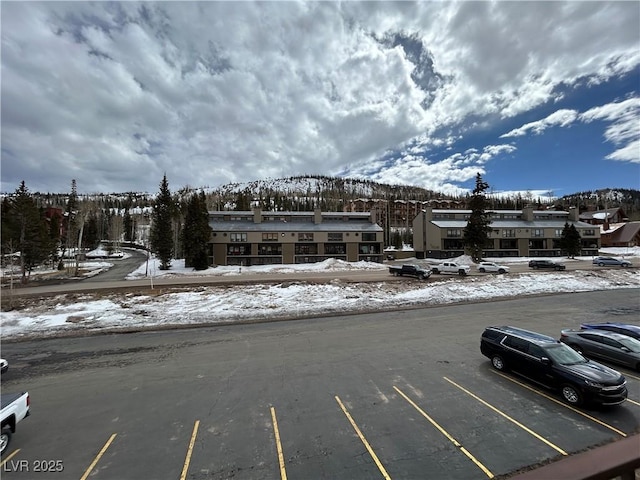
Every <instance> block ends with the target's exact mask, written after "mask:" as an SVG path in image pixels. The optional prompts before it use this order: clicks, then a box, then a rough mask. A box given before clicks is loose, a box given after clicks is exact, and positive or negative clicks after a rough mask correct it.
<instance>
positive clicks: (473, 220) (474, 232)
mask: <svg viewBox="0 0 640 480" xmlns="http://www.w3.org/2000/svg"><path fill="white" fill-rule="evenodd" d="M488 188H489V184H488V183H486V182H484V181H483V180H482V176H481V175H480V174H479V173H478V174H477V175H476V186H475V188H474V189H473V195H472V196H471V199H470V200H469V208H470V209H471V216H470V217H469V221H468V222H467V226H466V227H465V229H464V232H463V236H462V241H463V244H464V246H465V247H466V248H467V249H468V251H469V253H470V255H471V258H473V261H474V262H479V261H480V260H482V250H483V249H484V247H485V245H487V242H488V240H489V232H491V226H490V224H491V219H490V217H489V214H488V213H487V212H486V211H485V210H486V208H487V205H488V202H487V199H486V197H485V196H484V192H485V191H486V190H487V189H488Z"/></svg>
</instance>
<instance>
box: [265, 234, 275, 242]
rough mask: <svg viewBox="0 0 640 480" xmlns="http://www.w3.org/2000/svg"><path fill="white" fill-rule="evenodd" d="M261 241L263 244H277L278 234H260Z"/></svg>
mask: <svg viewBox="0 0 640 480" xmlns="http://www.w3.org/2000/svg"><path fill="white" fill-rule="evenodd" d="M262 241H263V242H277V241H278V234H277V233H274V232H269V233H263V234H262Z"/></svg>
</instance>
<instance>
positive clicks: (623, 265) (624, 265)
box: [620, 263, 629, 268]
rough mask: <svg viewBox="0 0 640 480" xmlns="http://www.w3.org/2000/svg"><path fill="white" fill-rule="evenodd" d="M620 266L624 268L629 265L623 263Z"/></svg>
mask: <svg viewBox="0 0 640 480" xmlns="http://www.w3.org/2000/svg"><path fill="white" fill-rule="evenodd" d="M620 266H621V267H622V268H626V267H628V266H629V265H627V264H626V263H623V264H622V265H620Z"/></svg>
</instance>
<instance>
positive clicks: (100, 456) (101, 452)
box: [80, 433, 118, 480]
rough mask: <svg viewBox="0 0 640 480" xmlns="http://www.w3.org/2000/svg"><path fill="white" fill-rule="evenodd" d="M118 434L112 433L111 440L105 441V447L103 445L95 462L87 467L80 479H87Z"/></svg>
mask: <svg viewBox="0 0 640 480" xmlns="http://www.w3.org/2000/svg"><path fill="white" fill-rule="evenodd" d="M117 435H118V434H117V433H114V434H113V435H111V436H110V437H109V440H107V443H105V444H104V447H102V450H100V452H98V455H96V458H94V459H93V462H91V465H89V468H87V470H86V471H85V472H84V475H82V477H80V480H86V479H87V477H88V476H89V474H90V473H91V471H92V470H93V469H94V468H95V466H96V465H97V464H98V462H99V461H100V459H101V458H102V456H103V455H104V453H105V452H106V451H107V448H109V446H110V445H111V442H113V440H114V439H115V438H116V436H117Z"/></svg>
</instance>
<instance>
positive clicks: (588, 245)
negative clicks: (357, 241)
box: [412, 207, 600, 258]
mask: <svg viewBox="0 0 640 480" xmlns="http://www.w3.org/2000/svg"><path fill="white" fill-rule="evenodd" d="M487 213H490V215H491V229H492V231H491V233H490V234H489V242H490V245H488V246H487V248H485V249H484V251H483V256H484V257H557V256H561V255H563V252H562V251H561V250H560V247H559V242H560V239H561V238H562V231H563V229H564V226H565V224H566V223H568V224H570V225H571V224H573V225H575V227H576V229H577V230H578V233H580V237H581V242H582V251H581V253H580V255H584V256H593V255H597V254H598V249H599V246H600V228H599V227H597V226H594V225H591V224H589V223H586V222H581V221H580V220H579V219H578V210H577V209H575V208H572V209H571V210H570V211H569V212H565V211H555V210H533V207H525V208H524V209H522V210H491V211H488V212H487ZM470 216H471V210H451V209H433V208H431V207H427V208H425V209H423V211H422V212H421V213H420V214H419V215H417V216H416V217H415V218H414V219H413V222H412V225H413V242H414V243H413V248H414V250H415V252H416V257H417V258H451V257H457V256H460V255H462V254H463V253H464V247H463V243H462V236H463V230H464V228H465V227H466V226H467V222H468V221H469V217H470Z"/></svg>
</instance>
